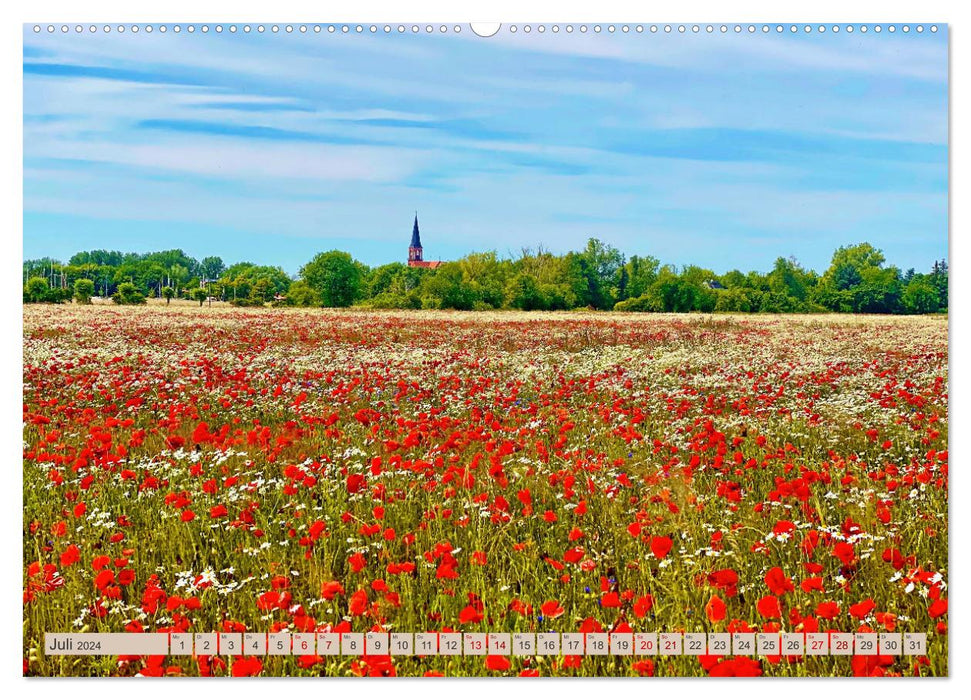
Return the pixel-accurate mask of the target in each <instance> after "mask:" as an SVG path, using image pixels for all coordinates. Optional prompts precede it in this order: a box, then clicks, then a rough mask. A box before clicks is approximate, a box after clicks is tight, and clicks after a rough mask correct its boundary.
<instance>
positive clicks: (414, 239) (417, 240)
mask: <svg viewBox="0 0 971 700" xmlns="http://www.w3.org/2000/svg"><path fill="white" fill-rule="evenodd" d="M410 247H411V248H421V236H420V235H419V234H418V212H417V211H416V212H415V226H414V228H413V229H412V230H411V246H410Z"/></svg>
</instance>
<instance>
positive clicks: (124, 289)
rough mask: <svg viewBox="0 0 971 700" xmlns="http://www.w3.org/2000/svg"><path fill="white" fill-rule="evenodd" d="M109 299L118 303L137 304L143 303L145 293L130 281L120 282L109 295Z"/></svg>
mask: <svg viewBox="0 0 971 700" xmlns="http://www.w3.org/2000/svg"><path fill="white" fill-rule="evenodd" d="M111 300H112V301H113V302H115V303H116V304H120V305H137V304H144V303H145V295H144V294H143V293H142V292H141V290H140V289H138V287H136V286H135V285H134V284H132V283H131V282H122V283H121V284H119V285H118V290H117V291H116V292H115V293H114V294H112V295H111Z"/></svg>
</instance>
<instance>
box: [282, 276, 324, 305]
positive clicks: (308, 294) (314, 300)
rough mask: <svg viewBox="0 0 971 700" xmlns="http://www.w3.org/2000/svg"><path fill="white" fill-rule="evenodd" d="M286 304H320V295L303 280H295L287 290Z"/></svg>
mask: <svg viewBox="0 0 971 700" xmlns="http://www.w3.org/2000/svg"><path fill="white" fill-rule="evenodd" d="M286 304H287V306H320V295H319V294H317V291H316V290H315V289H314V288H313V287H311V286H310V285H309V284H307V283H306V282H304V281H303V280H296V281H295V282H293V283H292V284H291V285H290V289H289V290H287V299H286Z"/></svg>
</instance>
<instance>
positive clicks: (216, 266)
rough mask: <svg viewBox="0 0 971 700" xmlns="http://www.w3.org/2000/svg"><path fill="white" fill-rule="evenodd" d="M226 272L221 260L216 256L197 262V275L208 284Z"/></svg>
mask: <svg viewBox="0 0 971 700" xmlns="http://www.w3.org/2000/svg"><path fill="white" fill-rule="evenodd" d="M225 271H226V265H225V264H223V259H222V258H220V257H219V256H216V255H210V256H209V257H206V258H203V259H202V260H201V261H200V262H199V273H200V274H201V275H202V276H203V277H204V278H206V279H207V280H209V281H210V282H212V281H215V280H217V279H219V278H220V277H221V276H222V274H223V272H225Z"/></svg>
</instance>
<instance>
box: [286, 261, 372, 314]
mask: <svg viewBox="0 0 971 700" xmlns="http://www.w3.org/2000/svg"><path fill="white" fill-rule="evenodd" d="M300 276H301V277H302V278H303V279H304V281H305V282H306V283H307V284H308V285H310V287H311V288H313V289H314V290H315V291H316V292H317V294H319V295H320V300H321V303H322V304H323V305H324V306H328V307H343V306H350V305H351V304H353V303H354V302H355V301H356V300H357V298H358V295H359V293H360V289H361V266H360V265H359V264H358V263H357V262H356V261H355V260H354V259H353V258H352V257H351V256H350V255H348V254H347V253H343V252H341V251H339V250H332V251H330V252H327V253H318V254H317V255H316V256H315V257H314V259H313V260H311V261H310V262H309V263H307V264H306V265H304V266H303V267H302V268H301V269H300Z"/></svg>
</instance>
